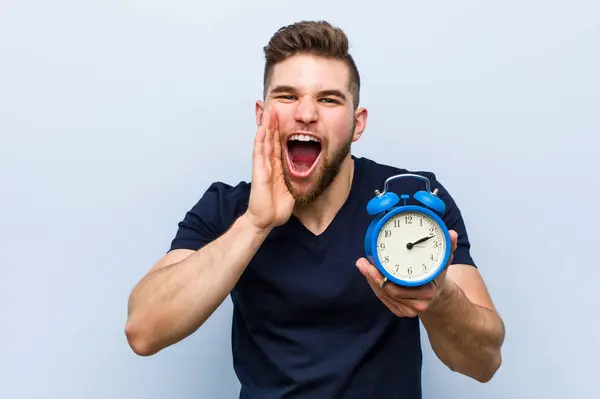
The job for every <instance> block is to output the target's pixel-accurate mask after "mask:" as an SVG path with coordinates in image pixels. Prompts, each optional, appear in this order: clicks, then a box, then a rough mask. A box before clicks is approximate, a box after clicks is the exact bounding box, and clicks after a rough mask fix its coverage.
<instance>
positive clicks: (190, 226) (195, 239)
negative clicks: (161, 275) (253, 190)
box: [169, 182, 250, 251]
mask: <svg viewBox="0 0 600 399" xmlns="http://www.w3.org/2000/svg"><path fill="white" fill-rule="evenodd" d="M249 191H250V187H249V184H248V183H244V182H241V183H239V184H237V185H236V186H231V185H229V184H226V183H222V182H215V183H212V184H211V185H210V187H209V188H208V189H207V190H206V191H205V192H204V194H203V195H202V197H201V198H200V200H198V202H197V203H196V204H195V205H194V206H193V207H192V208H191V209H190V210H189V211H187V212H186V214H185V216H184V218H183V220H181V221H180V222H179V224H178V229H177V232H176V234H175V237H174V238H173V240H172V241H171V246H170V248H169V251H172V250H175V249H191V250H194V251H197V250H199V249H200V248H202V247H203V246H205V245H206V244H208V243H210V242H212V241H214V240H216V239H217V238H219V237H220V236H221V235H222V234H223V233H225V231H227V229H229V227H230V226H231V225H232V224H233V222H235V220H236V219H237V218H238V217H239V216H240V215H241V214H242V213H243V212H245V210H246V209H247V206H248V198H249Z"/></svg>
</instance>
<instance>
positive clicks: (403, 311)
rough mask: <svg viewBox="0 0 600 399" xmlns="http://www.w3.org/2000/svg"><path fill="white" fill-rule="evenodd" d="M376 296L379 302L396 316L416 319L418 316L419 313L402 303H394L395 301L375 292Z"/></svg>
mask: <svg viewBox="0 0 600 399" xmlns="http://www.w3.org/2000/svg"><path fill="white" fill-rule="evenodd" d="M375 295H376V296H377V298H379V300H380V301H381V302H382V303H383V304H384V305H385V306H386V307H387V308H388V309H389V310H390V311H391V312H392V313H394V314H395V315H396V316H398V317H415V316H417V311H416V310H415V309H412V308H411V307H410V306H408V305H406V304H404V303H402V302H397V301H394V300H393V299H391V298H389V297H387V296H386V295H385V294H383V293H381V292H379V291H375Z"/></svg>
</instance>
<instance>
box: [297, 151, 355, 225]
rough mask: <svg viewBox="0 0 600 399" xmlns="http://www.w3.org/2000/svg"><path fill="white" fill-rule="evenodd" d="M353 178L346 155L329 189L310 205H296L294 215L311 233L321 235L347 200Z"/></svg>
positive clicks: (352, 164) (352, 170)
mask: <svg viewBox="0 0 600 399" xmlns="http://www.w3.org/2000/svg"><path fill="white" fill-rule="evenodd" d="M353 177H354V160H353V159H352V156H351V155H350V154H348V156H347V157H346V158H345V159H344V161H343V162H342V164H341V165H340V170H339V173H338V174H337V176H336V177H335V179H333V181H332V182H331V184H330V185H329V187H327V189H326V190H325V191H324V192H323V193H322V194H321V195H320V196H319V197H318V198H317V199H316V200H314V201H313V202H311V203H310V204H298V205H296V206H295V208H294V215H295V216H296V217H297V218H298V219H299V220H300V221H301V222H302V224H304V225H305V226H306V228H308V229H309V230H311V231H312V232H313V233H315V234H321V233H322V232H323V231H325V229H327V226H329V224H330V223H331V221H332V220H333V218H334V217H335V215H336V214H337V213H338V211H339V210H340V208H341V207H342V205H344V203H345V202H346V200H347V199H348V195H349V194H350V188H351V187H352V179H353Z"/></svg>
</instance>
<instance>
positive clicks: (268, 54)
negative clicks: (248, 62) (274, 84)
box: [263, 21, 360, 108]
mask: <svg viewBox="0 0 600 399" xmlns="http://www.w3.org/2000/svg"><path fill="white" fill-rule="evenodd" d="M349 47H350V46H349V44H348V37H347V36H346V34H345V33H344V31H342V30H341V29H340V28H337V27H335V26H333V25H331V24H330V23H329V22H326V21H300V22H297V23H295V24H292V25H288V26H284V27H282V28H280V29H279V30H278V31H277V32H275V34H274V35H273V36H272V37H271V39H270V40H269V43H268V44H267V45H266V46H265V47H264V49H263V50H264V53H265V70H264V78H263V85H264V89H265V90H266V88H267V86H268V82H269V80H270V78H271V74H272V72H273V66H274V65H275V64H277V63H278V62H281V61H283V60H285V59H286V58H288V57H291V56H293V55H296V54H312V55H316V56H320V57H326V58H333V59H337V60H342V61H344V62H345V63H346V64H347V65H348V68H349V69H350V81H349V82H348V87H349V89H350V92H351V93H352V99H353V102H354V108H356V107H358V104H359V101H360V75H359V73H358V68H357V67H356V64H355V62H354V59H353V58H352V56H351V55H350V54H349V52H348V50H349Z"/></svg>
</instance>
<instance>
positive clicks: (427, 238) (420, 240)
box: [406, 234, 435, 249]
mask: <svg viewBox="0 0 600 399" xmlns="http://www.w3.org/2000/svg"><path fill="white" fill-rule="evenodd" d="M433 237H435V234H434V235H432V236H427V237H423V238H420V239H418V240H417V241H415V242H409V243H408V244H406V248H408V249H412V247H413V246H415V245H417V244H420V243H422V242H424V241H427V240H429V239H430V238H433Z"/></svg>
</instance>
